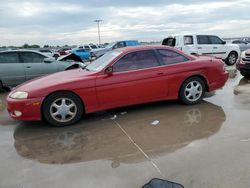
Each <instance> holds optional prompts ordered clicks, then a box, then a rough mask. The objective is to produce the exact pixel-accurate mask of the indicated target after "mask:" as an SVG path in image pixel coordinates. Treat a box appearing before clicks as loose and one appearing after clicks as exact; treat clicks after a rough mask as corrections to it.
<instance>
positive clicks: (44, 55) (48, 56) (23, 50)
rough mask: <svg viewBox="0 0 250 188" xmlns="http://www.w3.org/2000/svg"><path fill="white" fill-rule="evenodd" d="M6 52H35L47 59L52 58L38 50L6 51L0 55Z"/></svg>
mask: <svg viewBox="0 0 250 188" xmlns="http://www.w3.org/2000/svg"><path fill="white" fill-rule="evenodd" d="M6 52H34V53H38V54H41V55H43V56H46V57H50V56H47V55H46V54H44V53H41V52H39V51H37V50H24V49H20V50H4V51H0V53H6Z"/></svg>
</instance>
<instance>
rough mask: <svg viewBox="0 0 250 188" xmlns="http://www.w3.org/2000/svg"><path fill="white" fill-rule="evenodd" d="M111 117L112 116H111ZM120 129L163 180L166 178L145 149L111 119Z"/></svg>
mask: <svg viewBox="0 0 250 188" xmlns="http://www.w3.org/2000/svg"><path fill="white" fill-rule="evenodd" d="M109 115H110V114H109ZM111 120H112V121H113V122H114V123H115V124H116V125H117V126H118V127H119V128H120V129H121V131H122V132H123V133H124V134H125V135H126V136H127V137H128V139H129V140H130V141H131V142H132V143H133V144H134V146H135V147H136V148H137V149H138V150H139V151H140V152H141V153H142V155H143V156H144V157H145V158H146V159H148V160H149V161H150V163H151V164H152V165H153V167H154V168H155V169H156V171H157V172H158V173H159V174H160V176H161V177H162V178H165V176H164V174H163V173H162V172H161V170H160V168H159V167H158V166H157V165H156V163H155V162H154V161H153V160H152V159H151V158H150V157H149V156H148V155H147V154H146V153H145V152H144V151H143V149H142V148H141V147H140V146H139V145H138V144H137V143H136V142H135V141H134V140H133V139H132V138H131V137H130V136H129V134H128V133H127V132H126V131H125V130H124V129H123V128H122V126H121V125H120V124H119V123H118V122H117V121H116V120H115V119H111Z"/></svg>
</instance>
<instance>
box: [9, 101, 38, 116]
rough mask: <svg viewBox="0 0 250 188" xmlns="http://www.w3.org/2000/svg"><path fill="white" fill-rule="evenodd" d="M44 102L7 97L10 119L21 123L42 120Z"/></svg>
mask: <svg viewBox="0 0 250 188" xmlns="http://www.w3.org/2000/svg"><path fill="white" fill-rule="evenodd" d="M42 101H43V98H33V99H12V98H9V97H7V109H8V112H9V114H10V117H12V118H13V119H16V120H21V121H37V120H41V119H42V116H41V105H42ZM19 112H20V113H19ZM17 113H18V115H17Z"/></svg>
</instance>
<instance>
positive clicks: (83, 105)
mask: <svg viewBox="0 0 250 188" xmlns="http://www.w3.org/2000/svg"><path fill="white" fill-rule="evenodd" d="M60 92H64V93H71V94H74V95H75V96H77V97H78V98H79V99H80V101H81V104H82V107H83V113H84V114H85V113H86V108H85V103H84V101H83V100H82V98H81V97H80V96H79V95H78V94H77V93H75V92H73V91H69V90H58V91H53V92H51V93H49V94H48V95H47V96H46V97H45V98H44V99H43V101H42V105H41V107H40V111H41V117H42V119H44V114H43V106H44V102H45V101H46V99H47V98H48V97H49V96H51V95H53V94H55V93H60Z"/></svg>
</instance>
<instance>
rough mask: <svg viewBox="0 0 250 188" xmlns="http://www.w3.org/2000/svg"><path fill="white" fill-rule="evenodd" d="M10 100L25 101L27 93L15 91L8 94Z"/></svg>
mask: <svg viewBox="0 0 250 188" xmlns="http://www.w3.org/2000/svg"><path fill="white" fill-rule="evenodd" d="M10 98H12V99H27V98H28V93H27V92H24V91H16V92H14V93H11V94H10Z"/></svg>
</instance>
